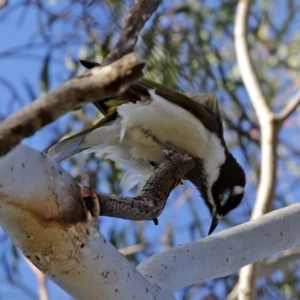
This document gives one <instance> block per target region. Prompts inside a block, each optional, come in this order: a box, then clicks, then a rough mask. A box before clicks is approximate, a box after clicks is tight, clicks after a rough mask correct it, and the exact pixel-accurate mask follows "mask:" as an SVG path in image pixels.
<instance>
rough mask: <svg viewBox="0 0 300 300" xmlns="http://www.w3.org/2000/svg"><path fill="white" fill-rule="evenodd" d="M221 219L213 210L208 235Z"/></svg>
mask: <svg viewBox="0 0 300 300" xmlns="http://www.w3.org/2000/svg"><path fill="white" fill-rule="evenodd" d="M221 219H222V216H220V215H218V214H217V212H215V213H214V214H213V217H212V222H211V225H210V229H209V232H208V235H210V234H211V233H212V232H213V231H214V230H215V229H216V227H217V226H218V224H219V222H220V220H221Z"/></svg>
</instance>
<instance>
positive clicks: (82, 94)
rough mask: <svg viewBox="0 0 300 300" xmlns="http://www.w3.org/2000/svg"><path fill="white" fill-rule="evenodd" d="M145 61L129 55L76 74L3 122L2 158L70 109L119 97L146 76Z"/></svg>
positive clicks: (0, 134) (0, 149)
mask: <svg viewBox="0 0 300 300" xmlns="http://www.w3.org/2000/svg"><path fill="white" fill-rule="evenodd" d="M143 67H144V63H143V62H138V61H137V58H136V57H135V55H134V54H128V55H126V56H124V57H122V58H121V59H119V60H117V61H116V62H114V63H112V64H111V65H108V66H105V67H97V68H94V69H92V70H90V71H88V72H86V73H84V74H83V75H82V76H78V77H74V78H72V79H71V80H69V81H67V82H65V83H64V84H62V85H61V86H59V87H58V88H57V89H55V90H54V91H52V92H50V93H48V94H46V95H44V96H42V97H40V98H38V99H37V100H35V101H34V102H33V103H32V104H30V105H28V106H27V107H25V108H23V109H22V110H20V111H18V112H17V113H15V114H14V115H12V116H11V117H9V118H7V119H6V120H4V121H3V122H2V123H1V125H0V157H1V156H3V155H5V154H6V153H8V152H9V151H10V150H11V149H12V148H13V147H15V146H16V145H17V144H19V143H20V142H21V141H22V139H23V138H25V137H28V136H31V135H32V134H34V133H35V132H36V131H37V130H38V129H40V128H42V127H43V126H45V125H47V124H50V123H51V122H53V121H55V120H56V119H57V118H59V117H60V116H62V115H63V114H65V113H66V112H68V111H70V110H72V109H74V108H76V107H78V106H79V105H81V104H85V103H88V102H91V101H95V100H96V99H103V98H106V97H111V96H116V95H118V94H120V93H122V92H123V91H124V90H125V89H126V88H127V87H128V86H129V85H131V84H132V83H134V82H135V81H137V80H138V79H140V78H141V77H142V76H143V72H142V68H143Z"/></svg>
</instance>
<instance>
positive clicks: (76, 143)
mask: <svg viewBox="0 0 300 300" xmlns="http://www.w3.org/2000/svg"><path fill="white" fill-rule="evenodd" d="M83 141H84V135H83V134H78V135H75V136H71V137H69V138H67V139H65V140H63V141H60V142H58V143H57V144H55V145H53V146H52V147H50V148H48V149H46V150H45V151H44V152H45V153H47V154H48V155H49V156H51V157H53V158H54V159H55V160H56V161H58V162H60V161H62V160H64V159H66V158H68V157H70V156H72V155H74V154H76V153H79V152H81V151H84V150H86V149H88V148H87V147H84V146H83V145H82V144H83Z"/></svg>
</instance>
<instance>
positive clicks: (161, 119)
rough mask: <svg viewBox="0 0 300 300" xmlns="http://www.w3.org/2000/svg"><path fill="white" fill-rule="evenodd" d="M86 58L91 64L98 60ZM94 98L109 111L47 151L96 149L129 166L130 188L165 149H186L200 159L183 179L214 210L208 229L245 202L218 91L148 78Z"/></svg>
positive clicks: (61, 154)
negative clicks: (187, 90)
mask: <svg viewBox="0 0 300 300" xmlns="http://www.w3.org/2000/svg"><path fill="white" fill-rule="evenodd" d="M81 63H82V65H83V66H85V67H86V68H88V69H91V68H93V67H96V66H99V64H98V63H96V62H91V61H84V60H82V61H81ZM94 104H95V106H96V107H97V108H98V109H99V110H100V111H101V112H102V113H103V114H104V117H103V118H102V119H101V120H100V121H99V122H97V123H96V124H95V125H93V126H92V127H90V128H88V129H86V130H83V131H81V132H79V133H77V134H75V135H73V136H71V137H68V138H66V139H64V140H62V141H60V142H58V143H56V144H55V145H53V146H52V147H50V148H49V149H47V151H46V153H47V154H48V155H50V156H51V157H53V158H54V159H55V160H57V161H62V160H64V159H66V158H68V157H70V156H72V155H74V154H76V153H79V152H81V151H84V150H87V151H89V152H97V154H98V155H102V157H103V158H107V159H111V160H113V161H116V162H118V163H121V164H124V165H127V166H128V167H129V171H128V172H127V173H126V174H125V176H124V178H123V180H122V185H123V186H125V187H127V188H131V187H133V186H135V185H136V184H137V183H138V182H139V181H141V180H145V179H147V178H148V177H149V176H150V175H151V174H152V173H153V169H155V168H156V167H157V166H158V165H159V164H160V163H161V162H162V161H163V160H164V154H163V153H164V151H165V150H179V151H184V152H185V153H187V154H188V155H189V156H191V157H192V158H193V159H194V161H195V167H194V168H193V169H192V170H190V171H189V172H187V174H186V175H185V177H184V179H186V180H189V181H190V182H191V183H192V184H193V185H194V186H195V187H196V188H197V189H198V190H199V192H200V194H201V196H202V198H203V200H204V203H205V204H206V206H207V207H208V209H209V211H210V213H211V216H212V221H211V225H210V228H209V232H208V234H209V235H210V234H211V233H212V232H213V231H214V230H215V228H216V227H217V225H218V224H219V222H220V220H221V219H222V217H223V216H225V215H227V214H228V213H229V212H230V211H232V210H233V209H235V208H236V207H237V206H238V205H239V204H240V203H241V201H242V199H243V196H244V188H245V185H246V177H245V172H244V170H243V168H242V167H241V166H240V165H239V163H238V162H237V161H236V159H235V158H234V157H233V155H232V154H231V153H230V152H229V150H228V148H227V145H226V143H225V140H224V132H223V123H222V118H221V114H220V111H219V105H218V101H217V98H216V95H215V94H213V93H205V94H202V95H196V96H186V95H185V94H183V93H179V92H176V91H173V90H171V89H169V88H167V87H165V86H163V85H161V84H159V83H157V82H154V81H152V80H149V79H146V78H143V79H141V80H140V81H138V82H137V83H135V84H133V85H131V86H130V87H129V88H128V89H127V90H126V91H125V92H123V93H122V94H121V95H119V96H117V97H114V98H106V99H104V100H99V101H95V102H94Z"/></svg>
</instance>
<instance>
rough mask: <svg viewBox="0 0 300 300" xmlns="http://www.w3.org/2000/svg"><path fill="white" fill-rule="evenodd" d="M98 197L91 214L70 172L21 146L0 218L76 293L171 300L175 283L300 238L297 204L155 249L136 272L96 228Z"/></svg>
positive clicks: (6, 178)
mask: <svg viewBox="0 0 300 300" xmlns="http://www.w3.org/2000/svg"><path fill="white" fill-rule="evenodd" d="M97 203H98V202H97V201H96V202H95V207H94V208H93V215H92V214H91V213H90V211H89V209H88V208H87V207H86V204H85V201H84V200H83V199H82V197H81V194H80V188H79V186H78V185H77V183H76V182H74V180H73V179H72V178H71V176H70V175H69V174H67V173H66V172H65V171H64V170H62V169H61V168H60V167H59V166H58V165H57V164H56V162H55V161H53V160H52V159H51V158H49V157H47V156H46V155H44V154H42V153H40V152H38V151H36V150H33V149H31V148H29V147H26V146H18V147H17V148H15V149H14V150H13V151H12V152H10V153H9V154H8V155H6V156H5V157H2V158H1V159H0V224H1V225H2V227H3V228H4V230H5V231H6V232H7V233H8V234H9V235H10V237H11V238H12V240H13V241H14V243H15V244H16V245H17V246H18V247H19V248H20V249H21V250H22V251H23V253H24V254H25V255H26V256H27V257H28V258H29V259H30V260H31V261H32V262H33V263H34V264H35V265H36V266H38V267H39V268H40V269H41V270H42V271H43V272H44V273H46V274H47V275H48V276H49V277H50V278H52V279H53V280H54V281H55V282H56V283H58V285H60V286H61V287H62V288H63V289H64V290H65V291H67V292H68V293H69V294H70V295H71V296H73V297H74V298H76V299H134V298H136V299H155V298H154V297H156V299H164V300H167V299H174V296H173V292H174V291H175V290H177V289H180V288H182V287H185V286H188V285H191V284H195V283H200V282H203V281H205V280H209V279H212V278H216V277H222V276H226V275H228V274H231V273H233V272H236V271H237V270H239V269H240V268H241V267H242V266H245V265H247V264H249V263H252V262H255V261H258V260H260V259H263V258H265V257H270V256H271V255H272V254H275V253H278V252H281V251H283V250H286V249H290V248H293V247H296V246H299V245H300V234H299V233H298V230H297V228H299V227H300V218H299V215H300V204H296V205H292V206H289V207H287V208H284V209H280V210H277V211H275V212H272V213H269V214H267V215H265V216H263V217H261V218H259V219H257V220H254V221H251V222H248V223H245V224H243V225H240V226H237V227H235V228H232V229H230V230H226V231H223V232H221V233H218V234H215V235H212V236H210V237H207V238H204V239H202V240H201V241H198V242H194V243H190V244H186V245H181V246H178V247H175V248H173V249H170V250H167V251H165V252H162V253H160V254H157V255H154V256H152V257H150V258H149V259H147V260H146V261H144V262H143V263H142V264H140V265H139V266H138V268H137V270H138V271H139V272H138V271H137V270H136V269H135V268H134V267H133V266H132V265H131V264H130V263H129V262H128V261H127V259H126V258H125V257H124V256H123V255H122V254H120V253H119V252H118V251H117V250H116V249H115V248H114V247H113V246H112V245H111V244H110V243H109V242H108V241H106V240H105V238H104V237H103V236H102V235H101V233H100V232H99V230H98V218H97V214H98V213H99V207H98V206H97ZM142 275H144V276H142Z"/></svg>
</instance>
